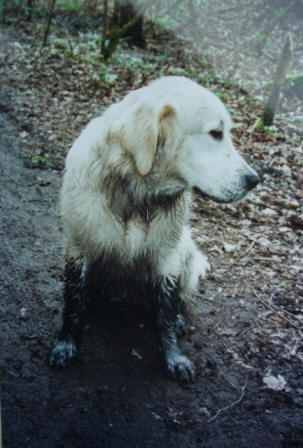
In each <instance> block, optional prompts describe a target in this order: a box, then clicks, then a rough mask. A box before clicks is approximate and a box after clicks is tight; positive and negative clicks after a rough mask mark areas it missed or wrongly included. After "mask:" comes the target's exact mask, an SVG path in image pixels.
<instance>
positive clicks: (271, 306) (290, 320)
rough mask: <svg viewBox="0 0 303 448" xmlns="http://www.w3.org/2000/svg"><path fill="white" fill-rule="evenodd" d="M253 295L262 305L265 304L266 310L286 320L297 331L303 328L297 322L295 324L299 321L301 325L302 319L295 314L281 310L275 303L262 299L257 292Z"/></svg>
mask: <svg viewBox="0 0 303 448" xmlns="http://www.w3.org/2000/svg"><path fill="white" fill-rule="evenodd" d="M253 294H254V295H255V296H256V298H257V299H258V300H259V301H260V302H261V303H263V305H264V306H266V308H269V309H270V310H271V311H272V312H273V313H276V314H277V315H278V316H279V317H280V318H281V319H284V320H286V322H288V323H290V324H291V325H293V326H294V327H295V328H297V329H300V328H301V326H299V325H298V324H297V322H295V320H297V321H299V322H300V323H301V318H300V317H297V316H296V315H295V314H292V313H290V312H289V311H286V310H281V308H279V307H277V306H276V305H274V304H273V303H270V302H269V301H268V300H266V299H263V298H262V297H260V296H259V294H257V293H256V291H254V290H253ZM285 314H286V315H287V316H289V318H288V317H286V316H285Z"/></svg>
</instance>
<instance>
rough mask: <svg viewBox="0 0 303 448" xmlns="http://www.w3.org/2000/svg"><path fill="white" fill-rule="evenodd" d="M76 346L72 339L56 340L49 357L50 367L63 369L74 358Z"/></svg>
mask: <svg viewBox="0 0 303 448" xmlns="http://www.w3.org/2000/svg"><path fill="white" fill-rule="evenodd" d="M76 354H77V345H76V343H75V341H73V340H72V339H69V340H58V341H56V342H55V344H54V347H53V349H52V351H51V354H50V357H49V364H50V366H51V367H65V366H67V364H68V363H69V362H70V361H71V360H72V359H73V358H74V357H75V356H76Z"/></svg>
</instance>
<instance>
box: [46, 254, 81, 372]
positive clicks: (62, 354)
mask: <svg viewBox="0 0 303 448" xmlns="http://www.w3.org/2000/svg"><path fill="white" fill-rule="evenodd" d="M64 277H65V278H64V310H63V325H62V329H61V332H60V335H59V338H58V339H57V340H56V341H55V344H54V346H53V349H52V351H51V355H50V358H49V363H50V365H51V366H53V367H65V366H66V365H67V364H68V363H69V361H70V360H71V359H72V358H74V357H75V356H76V354H77V351H78V347H79V344H80V339H81V334H82V329H83V323H84V317H85V312H86V302H87V281H86V274H85V273H84V271H83V269H82V267H81V266H80V265H79V266H78V265H77V264H76V263H74V262H70V261H67V262H66V266H65V273H64Z"/></svg>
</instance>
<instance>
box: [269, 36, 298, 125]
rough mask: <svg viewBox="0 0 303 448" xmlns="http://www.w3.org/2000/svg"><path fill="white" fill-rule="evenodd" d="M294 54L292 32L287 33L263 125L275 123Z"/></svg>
mask: <svg viewBox="0 0 303 448" xmlns="http://www.w3.org/2000/svg"><path fill="white" fill-rule="evenodd" d="M292 54H293V42H292V37H291V35H290V33H289V34H288V35H287V39H286V43H285V45H284V48H283V51H282V55H281V59H280V62H279V65H278V68H277V71H276V74H275V77H274V83H273V86H272V90H271V93H270V95H269V98H268V100H267V103H266V105H265V108H264V112H263V118H262V122H263V123H262V124H263V126H271V125H272V124H273V120H274V116H275V113H276V110H277V107H278V103H279V97H280V92H281V88H282V84H283V81H284V79H285V76H286V74H287V70H288V68H289V65H290V62H291V59H292Z"/></svg>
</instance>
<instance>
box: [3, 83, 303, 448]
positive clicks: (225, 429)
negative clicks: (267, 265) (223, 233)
mask: <svg viewBox="0 0 303 448" xmlns="http://www.w3.org/2000/svg"><path fill="white" fill-rule="evenodd" d="M17 115H18V109H17V108H16V107H15V105H14V104H11V102H9V101H8V100H7V95H6V90H5V88H4V83H3V85H2V87H1V91H0V176H1V184H0V188H1V202H0V207H1V211H0V213H1V222H2V223H1V230H0V231H1V247H0V264H1V283H0V293H1V316H0V338H1V347H0V350H1V352H0V353H1V357H0V366H1V368H2V371H3V381H2V390H3V393H2V409H3V434H4V446H5V447H7V448H15V447H16V448H17V447H18V448H21V447H28V448H29V447H31V448H38V447H39V448H41V447H43V448H58V447H65V448H66V447H73V448H74V447H85V448H89V447H96V448H97V447H98V448H103V447H104V448H134V447H138V448H141V447H142V448H143V447H144V448H145V447H159V448H160V447H161V448H173V447H180V448H198V447H203V448H204V447H205V448H230V447H233V448H242V447H243V448H244V447H245V448H260V447H262V448H301V447H302V446H303V424H302V421H303V418H302V416H303V411H302V406H303V399H302V391H303V379H302V365H301V364H300V362H299V360H298V359H297V358H295V357H293V358H290V359H287V360H285V359H284V358H282V356H281V358H279V355H277V352H273V351H272V346H268V345H266V342H265V340H264V341H262V340H261V339H262V338H259V339H260V340H259V341H258V344H259V345H258V347H259V349H258V350H259V352H258V353H257V352H256V351H254V350H253V345H252V342H251V340H250V338H251V335H252V334H253V330H255V327H254V325H253V324H255V322H254V317H253V316H255V315H256V313H257V306H256V303H255V300H253V297H252V296H249V295H248V294H247V297H245V299H246V301H247V304H246V305H245V306H242V308H241V307H240V305H239V297H235V296H232V295H230V296H229V300H228V301H226V299H224V297H223V296H224V294H223V291H222V290H223V289H224V288H227V294H228V288H230V291H231V282H232V280H231V272H230V273H229V274H230V279H228V278H227V277H226V275H227V273H228V267H226V265H225V267H224V265H223V267H224V269H225V271H224V272H223V274H222V271H220V269H217V270H216V271H215V272H216V275H213V276H210V277H209V279H208V280H207V281H206V283H205V286H204V289H205V291H204V294H203V301H201V302H199V305H198V307H197V318H196V322H195V326H196V330H195V332H194V333H193V334H192V335H189V336H187V337H186V339H185V340H184V341H183V345H184V346H185V350H186V352H187V353H188V354H189V355H190V357H191V358H192V359H193V360H194V362H195V364H196V366H197V373H198V375H197V381H196V382H195V384H189V385H183V384H176V383H173V382H171V381H170V380H168V379H166V378H165V375H164V374H163V372H162V370H161V367H160V364H159V357H158V349H157V343H156V339H155V336H154V331H153V327H152V323H151V322H150V320H149V316H147V315H145V314H143V313H141V311H140V310H138V311H137V312H136V311H134V312H132V313H125V312H124V310H120V311H119V312H118V313H117V312H116V311H114V310H113V309H111V308H104V307H98V306H96V305H95V306H94V307H93V308H92V310H91V313H90V316H89V319H88V323H87V328H86V331H85V337H84V342H83V345H82V348H81V353H80V357H79V359H78V360H77V361H76V362H75V363H74V364H73V365H72V366H71V367H70V368H68V369H66V370H59V371H57V370H52V369H50V368H49V367H48V365H47V356H48V353H49V348H50V346H51V344H52V341H53V338H54V337H55V334H56V331H57V329H58V328H59V325H60V318H61V310H62V301H61V288H62V283H61V272H62V263H63V243H62V232H61V231H60V224H59V220H58V216H57V196H58V190H59V185H60V175H59V174H58V173H56V172H53V171H51V170H50V169H46V170H39V169H33V168H29V167H27V164H26V154H24V151H23V150H21V148H20V147H19V143H18V142H19V140H18V138H16V136H17V137H18V135H19V134H20V133H21V132H23V131H22V127H21V126H20V120H18V121H17ZM28 134H29V135H28V140H27V145H28V146H29V147H34V146H35V145H36V144H37V142H36V141H35V137H34V131H33V129H30V130H29V132H28ZM231 225H235V224H234V223H233V222H232V223H231ZM219 258H220V257H219ZM223 258H224V257H223V255H222V256H221V261H222V260H223ZM223 261H224V260H223ZM217 263H219V261H218V262H217ZM225 264H226V261H225ZM217 268H218V265H217ZM220 272H221V274H220ZM232 278H233V279H234V277H232ZM237 281H238V284H237V287H238V290H241V288H242V289H243V284H242V283H241V282H243V278H242V277H240V278H239V280H237ZM247 281H248V280H247ZM220 290H221V292H222V294H221V295H220V297H221V299H220V298H219V299H218V298H216V302H214V301H213V297H214V296H215V295H216V292H217V291H220ZM235 316H236V320H235ZM233 319H234V320H233ZM227 322H230V323H231V324H230V327H227V326H224V325H223V324H224V323H227ZM226 325H227V324H226ZM233 332H234V333H233ZM235 335H236V336H235ZM238 335H239V336H238ZM233 336H235V339H233V340H231V338H232V337H233ZM250 343H251V345H249V344H250ZM262 343H263V345H262ZM233 344H237V347H238V350H239V351H238V352H237V351H236V350H235V348H234V347H235V345H233ZM249 350H251V352H249ZM237 353H240V354H241V353H242V355H243V358H242V359H245V360H246V362H247V363H246V362H243V361H242V360H241V359H239V358H237ZM249 353H250V354H249ZM244 355H245V356H246V357H245V356H244ZM247 360H248V361H247ZM269 366H272V367H273V368H274V369H275V372H274V373H275V374H276V373H277V372H279V373H281V374H282V375H283V377H284V378H285V379H286V381H287V385H288V386H287V388H284V389H283V388H282V389H281V390H280V391H277V390H272V389H270V388H268V387H265V384H264V383H263V382H262V376H263V375H264V372H265V371H266V369H267V372H268V371H269V369H268V367H269ZM220 409H221V411H219V410H220Z"/></svg>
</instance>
